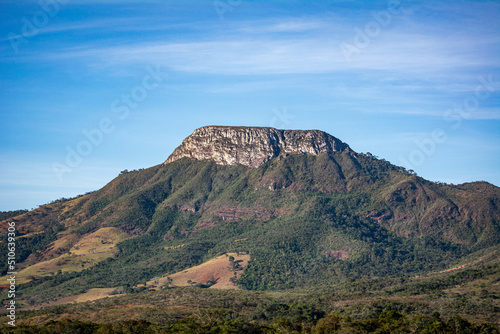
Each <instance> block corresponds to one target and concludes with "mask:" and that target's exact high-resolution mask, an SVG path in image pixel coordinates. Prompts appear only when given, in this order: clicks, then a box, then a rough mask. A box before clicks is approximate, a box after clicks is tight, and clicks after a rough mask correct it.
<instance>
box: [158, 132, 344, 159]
mask: <svg viewBox="0 0 500 334" xmlns="http://www.w3.org/2000/svg"><path fill="white" fill-rule="evenodd" d="M334 151H337V152H343V151H348V152H352V151H351V150H350V148H349V146H348V145H347V144H345V143H343V142H342V141H340V140H339V139H337V138H335V137H333V136H331V135H329V134H328V133H326V132H323V131H319V130H278V129H274V128H267V127H232V126H205V127H202V128H199V129H196V130H195V131H194V132H193V134H192V135H190V136H189V137H187V138H186V139H184V141H183V142H182V144H181V145H180V146H179V147H177V148H176V149H175V150H174V152H173V153H172V154H171V155H170V156H169V157H168V159H167V160H166V161H165V163H169V162H172V161H175V160H178V159H181V158H184V157H188V158H194V159H198V160H213V161H214V162H216V163H217V164H220V165H234V164H238V163H239V164H242V165H246V166H250V167H258V166H260V165H261V164H263V163H265V162H267V161H269V160H270V159H272V158H274V157H277V156H279V155H280V154H312V155H318V154H320V153H325V152H334Z"/></svg>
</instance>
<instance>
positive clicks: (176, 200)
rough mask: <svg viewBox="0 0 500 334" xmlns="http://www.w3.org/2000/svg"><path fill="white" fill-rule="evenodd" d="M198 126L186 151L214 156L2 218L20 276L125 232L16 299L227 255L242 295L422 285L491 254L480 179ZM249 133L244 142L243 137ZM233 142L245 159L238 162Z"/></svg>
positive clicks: (499, 197)
mask: <svg viewBox="0 0 500 334" xmlns="http://www.w3.org/2000/svg"><path fill="white" fill-rule="evenodd" d="M202 129H203V131H201V130H200V131H201V132H203V135H202V136H201V137H197V136H198V134H197V131H198V130H197V131H195V133H194V134H193V135H192V136H193V138H191V139H189V140H187V139H186V140H185V142H188V143H190V142H201V141H204V142H205V144H204V146H203V145H202V146H201V147H202V148H203V149H202V152H210V154H211V155H210V156H211V157H215V158H213V159H206V155H205V153H203V154H202V155H199V154H198V153H199V152H196V149H197V148H196V147H193V146H192V145H191V146H190V147H191V150H194V151H193V152H190V153H186V149H187V148H186V147H189V145H184V146H183V149H182V150H176V151H177V153H178V152H181V153H182V152H183V153H182V154H189V157H187V156H181V155H182V154H177V153H175V152H174V153H175V154H174V155H173V156H174V157H175V159H173V158H172V156H171V157H170V158H169V160H167V162H166V163H165V164H162V165H158V166H154V167H151V168H148V169H144V170H139V171H132V172H126V173H122V174H120V175H119V176H118V177H116V178H115V179H114V180H112V181H111V182H110V183H108V184H107V185H106V186H105V187H103V188H102V189H100V190H98V191H96V192H93V193H90V194H86V195H84V196H80V197H78V198H75V199H70V200H61V201H57V202H55V203H52V204H49V205H45V206H42V207H40V208H38V209H36V210H33V211H31V212H27V213H22V214H21V215H18V216H15V217H12V218H9V219H8V220H4V221H2V222H0V226H1V227H2V229H3V231H5V228H6V223H7V221H16V226H17V227H18V231H19V232H21V233H22V234H23V235H22V236H21V237H19V238H18V244H19V246H18V249H19V266H20V269H22V268H28V269H26V270H30V266H35V265H37V264H39V263H41V262H42V261H50V260H51V259H63V257H67V256H68V254H69V253H70V252H71V250H72V249H73V250H74V247H75V245H77V244H78V243H82V240H85V239H86V238H89V236H90V235H92V234H94V235H95V234H96V233H97V235H99V233H101V232H98V231H103V230H102V229H110V228H113V229H116V230H117V231H119V233H123V235H121V236H120V240H117V241H116V242H117V243H116V246H114V247H116V248H117V251H116V252H113V253H109V254H110V256H111V257H107V258H100V259H99V261H94V262H93V263H89V264H88V265H85V264H84V265H83V266H81V267H79V268H74V266H73V267H72V269H71V272H69V270H65V267H64V263H61V271H62V272H61V273H59V274H56V275H54V276H50V274H49V273H47V276H42V277H30V278H29V279H30V280H31V282H30V283H27V284H24V285H22V286H21V287H20V294H21V296H22V298H23V300H25V301H26V302H28V303H38V302H40V301H41V298H42V297H41V296H40V295H39V293H40V291H44V294H45V295H44V297H43V298H52V299H57V298H60V297H62V296H67V295H70V294H76V293H81V292H84V291H86V290H87V289H88V288H109V287H118V286H125V287H133V286H135V285H136V284H138V283H144V282H145V281H147V280H150V279H152V278H154V277H157V276H162V275H164V274H169V273H174V272H177V271H180V270H183V269H185V268H188V267H192V266H195V265H199V264H201V263H202V262H204V261H207V260H210V259H212V258H214V257H216V256H218V255H221V254H223V253H227V252H248V253H249V254H250V255H251V260H250V261H249V263H248V266H247V267H246V268H245V271H244V273H243V274H242V276H241V278H240V280H239V282H238V284H239V286H240V287H241V288H245V289H283V288H293V287H301V286H311V285H315V284H322V283H325V282H337V281H342V280H345V279H351V278H359V277H364V276H387V275H415V274H421V273H423V272H427V271H431V270H436V269H444V268H446V266H447V265H450V264H453V263H454V262H455V261H458V260H459V259H460V258H462V257H464V256H466V255H469V254H471V253H473V252H476V251H480V250H482V249H485V248H486V247H491V246H495V245H496V246H498V244H499V241H500V227H499V226H500V224H499V222H500V212H499V210H498V207H499V205H500V189H499V188H498V187H495V186H493V185H491V184H488V183H486V182H474V183H469V184H463V185H458V186H453V185H445V184H437V183H433V182H429V181H426V180H424V179H422V178H420V177H418V176H416V175H414V174H413V173H410V172H407V171H405V170H404V169H403V168H401V167H397V166H394V165H391V164H390V163H389V162H387V161H385V160H383V159H382V160H378V159H376V158H374V157H373V156H371V155H370V154H359V153H355V152H353V151H352V150H351V149H349V148H348V146H347V145H346V144H343V143H342V142H340V141H339V140H337V139H336V138H334V137H332V136H330V135H327V134H325V133H322V132H321V131H316V130H315V131H312V132H307V131H302V132H299V133H295V134H293V135H288V137H289V138H295V140H298V139H297V138H302V139H301V141H300V143H301V144H300V145H298V147H300V149H299V150H296V151H289V152H287V151H286V150H284V149H283V147H284V146H283V144H280V143H281V141H279V142H278V144H277V145H275V146H272V145H271V148H269V149H264V148H263V147H262V145H263V144H262V143H266V140H267V139H266V138H269V137H268V135H269V133H275V132H273V131H272V130H270V128H236V129H233V128H229V129H225V130H224V129H223V131H221V127H207V128H206V129H205V128H202ZM249 129H250V130H249ZM200 131H198V132H200ZM211 131H212V132H211ZM234 131H236V133H238V135H237V136H235V137H231V136H230V134H231V133H232V132H234ZM248 131H251V132H252V133H253V135H252V136H244V135H242V133H243V134H244V133H245V132H248ZM276 131H277V132H276V133H278V134H279V133H281V132H279V131H282V130H276ZM210 133H211V134H210ZM228 134H229V135H228ZM227 136H230V138H228V137H227ZM283 136H284V135H283ZM207 137H208V138H212V139H211V141H210V140H209V141H207V140H206V138H207ZM188 138H189V137H188ZM221 138H222V139H221ZM224 138H225V139H224ZM252 138H253V139H252ZM255 138H257V139H255ZM332 138H333V139H332ZM224 141H225V142H226V143H227V146H226V148H225V151H224V152H223V153H222V154H219V152H220V150H218V149H217V147H219V145H220V143H221V142H224ZM241 141H244V142H245V143H246V144H241V145H242V146H243V149H242V152H243V153H245V154H240V153H241V152H238V149H239V145H240V142H241ZM253 141H257V144H258V145H257V144H256V146H257V147H260V148H259V149H258V150H256V151H255V150H254V147H255V145H253V144H252V143H253ZM211 142H213V143H216V145H214V146H212V147H210V143H211ZM284 142H285V143H286V140H285V141H284ZM328 143H330V144H328ZM331 143H334V144H331ZM335 143H336V144H335ZM335 145H337V149H335ZM339 145H340V146H339ZM318 147H323V148H325V149H317V148H318ZM252 150H253V151H252ZM227 152H231V154H229V155H228V154H226V153H227ZM248 152H253V153H252V154H253V155H251V156H252V158H251V159H250V160H248V157H249V155H248V154H247V153H248ZM255 152H257V153H255ZM262 152H264V153H262ZM269 152H274V153H272V155H271V156H268V153H269ZM254 153H255V154H254ZM234 157H245V158H244V159H243V160H240V162H241V161H243V162H245V161H247V162H248V163H247V164H241V163H240V162H238V163H237V162H236V160H235V159H234ZM262 157H264V158H262ZM171 158H172V159H171ZM198 158H200V159H198ZM267 158H269V160H267V161H266V159H267ZM238 159H239V158H238ZM245 159H247V160H245ZM255 161H260V162H259V164H258V165H255ZM2 240H5V238H3V239H2ZM113 245H115V243H113ZM181 245H184V246H182V247H179V246H181ZM102 247H103V248H105V247H108V249H109V247H110V245H106V244H105V243H103V244H102ZM97 248H99V247H97ZM94 252H97V253H99V252H100V250H99V249H95V250H94ZM113 254H116V255H113ZM5 262H6V261H2V263H5ZM73 265H74V264H73ZM66 271H68V272H66ZM5 272H6V270H5V269H4V273H5ZM21 273H22V271H21ZM47 296H48V297H47Z"/></svg>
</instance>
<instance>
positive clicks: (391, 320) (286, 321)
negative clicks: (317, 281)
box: [0, 308, 500, 334]
mask: <svg viewBox="0 0 500 334" xmlns="http://www.w3.org/2000/svg"><path fill="white" fill-rule="evenodd" d="M280 311H281V312H282V311H285V312H286V311H287V310H280ZM280 311H278V313H279V312H280ZM289 311H292V313H285V314H283V316H281V317H279V318H278V319H276V320H274V321H258V320H256V321H247V320H243V319H241V318H238V317H234V316H233V314H232V313H228V312H226V311H224V310H217V309H211V310H210V309H209V310H206V311H202V312H200V313H199V314H198V316H197V317H191V318H184V319H180V320H176V321H174V322H172V323H169V324H161V323H151V322H148V321H145V320H129V321H123V322H118V323H113V324H99V323H92V322H82V321H73V320H69V319H65V320H61V321H51V322H48V323H46V324H43V325H18V326H16V327H10V326H8V325H4V326H3V327H0V333H13V334H14V333H15V334H35V333H36V334H45V333H47V334H49V333H51V334H52V333H55V334H58V333H60V334H63V333H71V334H92V333H96V334H97V333H100V334H101V333H107V334H122V333H123V334H125V333H134V334H149V333H151V334H152V333H156V334H159V333H187V334H188V333H193V334H194V333H196V334H205V333H206V334H217V333H243V334H244V333H249V334H250V333H252V334H259V333H262V334H264V333H266V334H272V333H311V334H326V333H380V334H383V333H388V334H389V333H433V334H441V333H443V334H455V333H457V334H458V333H460V334H463V333H468V334H476V333H477V334H498V333H500V328H499V326H498V325H496V324H491V323H484V324H473V323H470V322H469V321H467V320H465V319H463V318H461V317H460V316H453V317H451V318H450V319H448V320H443V319H442V318H441V317H440V315H439V314H438V313H434V314H432V315H430V316H429V315H414V316H409V315H403V314H401V313H398V312H396V311H393V310H388V311H384V312H382V313H381V314H380V316H379V317H378V318H374V319H368V320H350V319H349V317H343V316H340V315H338V314H328V315H326V316H323V315H321V314H310V313H309V314H308V313H301V312H303V311H304V310H300V309H299V308H296V310H295V313H294V310H289ZM297 311H298V313H297ZM309 311H311V310H309ZM263 316H264V317H265V315H263ZM318 316H320V318H319V319H318Z"/></svg>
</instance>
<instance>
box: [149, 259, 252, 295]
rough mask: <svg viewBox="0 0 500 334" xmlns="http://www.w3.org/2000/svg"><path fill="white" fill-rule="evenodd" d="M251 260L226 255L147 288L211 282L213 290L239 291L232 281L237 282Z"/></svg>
mask: <svg viewBox="0 0 500 334" xmlns="http://www.w3.org/2000/svg"><path fill="white" fill-rule="evenodd" d="M230 257H233V263H235V266H234V267H235V268H233V266H232V264H231V261H230V260H229V259H230ZM249 260H250V255H247V254H241V253H226V254H224V255H221V256H218V257H216V258H214V259H212V260H209V261H207V262H205V263H202V264H200V265H199V266H195V267H191V268H189V269H186V270H183V271H180V272H177V273H175V274H171V275H168V276H165V277H161V278H155V279H152V280H150V281H148V282H147V286H148V287H151V288H156V289H158V288H161V287H164V286H170V287H181V286H192V285H195V284H197V283H201V284H207V282H211V283H214V284H212V285H211V286H210V288H213V289H238V287H237V286H236V284H234V283H233V282H232V281H231V278H232V277H235V279H236V280H237V279H238V278H239V277H240V276H241V273H242V272H243V269H245V267H246V265H247V263H248V261H249ZM211 283H209V284H211Z"/></svg>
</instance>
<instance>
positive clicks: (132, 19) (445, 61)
mask: <svg viewBox="0 0 500 334" xmlns="http://www.w3.org/2000/svg"><path fill="white" fill-rule="evenodd" d="M0 22H1V23H0V25H1V28H0V73H1V76H0V153H1V154H0V210H14V209H30V208H34V207H37V206H38V205H41V204H44V203H47V202H49V201H51V200H54V199H57V198H60V197H63V196H64V197H70V196H75V195H77V194H81V193H85V192H87V191H91V190H96V189H99V188H100V187H102V186H103V185H105V184H106V183H107V182H109V181H110V180H111V179H112V178H114V177H115V176H117V175H118V173H119V172H120V171H121V170H124V169H129V170H131V169H138V168H147V167H150V166H153V165H156V164H159V163H162V162H163V161H164V160H166V158H167V157H168V156H169V154H170V153H171V152H172V151H173V150H174V149H175V147H177V146H178V145H179V144H180V143H181V141H182V139H183V138H185V137H186V136H188V135H189V134H191V133H192V132H193V130H194V129H195V128H198V127H201V126H205V125H245V126H274V127H277V128H286V129H320V130H324V131H326V132H328V133H330V134H332V135H334V136H336V137H338V138H339V139H341V140H343V141H345V142H347V143H348V144H349V145H350V146H351V147H352V148H353V149H354V150H355V151H357V152H371V153H372V154H374V155H376V156H378V157H380V158H384V159H386V160H388V161H390V162H392V163H393V164H396V165H403V166H405V167H406V168H408V169H413V170H415V171H416V173H417V174H418V175H420V176H422V177H424V178H427V179H430V180H433V181H442V182H448V183H455V184H456V183H462V182H470V181H475V180H485V181H488V182H491V183H493V184H495V185H497V186H500V71H499V69H500V35H499V31H500V27H499V26H500V3H499V2H498V1H478V2H476V1H441V2H439V1H433V2H430V1H400V2H398V1H397V0H391V1H370V2H368V1H249V0H221V1H219V0H217V1H212V0H210V1H140V2H139V1H111V0H107V1H106V0H104V1H92V0H89V1H77V0H41V1H40V2H38V1H17V0H16V1H9V0H7V1H1V2H0Z"/></svg>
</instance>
